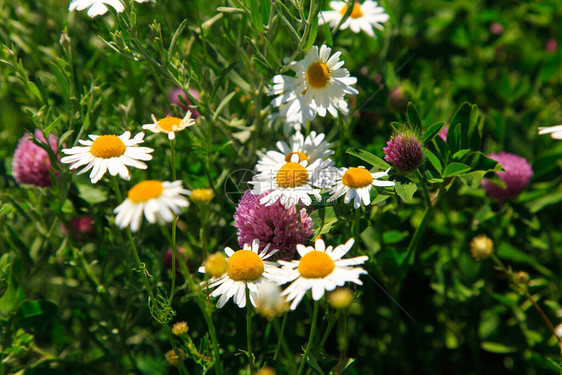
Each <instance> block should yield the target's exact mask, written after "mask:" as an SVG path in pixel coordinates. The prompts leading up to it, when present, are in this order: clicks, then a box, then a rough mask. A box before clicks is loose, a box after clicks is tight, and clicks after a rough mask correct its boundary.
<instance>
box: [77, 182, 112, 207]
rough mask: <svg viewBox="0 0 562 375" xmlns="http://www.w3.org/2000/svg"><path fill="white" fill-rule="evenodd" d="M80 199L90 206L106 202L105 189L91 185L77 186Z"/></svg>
mask: <svg viewBox="0 0 562 375" xmlns="http://www.w3.org/2000/svg"><path fill="white" fill-rule="evenodd" d="M77 187H78V193H79V195H80V198H82V199H84V200H85V201H86V202H88V203H89V204H90V205H95V204H99V203H102V202H105V201H106V200H107V189H102V188H96V187H94V186H93V185H91V184H77Z"/></svg>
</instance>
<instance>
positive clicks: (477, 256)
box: [470, 234, 494, 262]
mask: <svg viewBox="0 0 562 375" xmlns="http://www.w3.org/2000/svg"><path fill="white" fill-rule="evenodd" d="M493 252H494V242H493V241H492V240H491V239H490V237H488V236H486V235H483V234H481V235H479V236H476V237H474V238H473V239H472V241H470V253H471V254H472V257H473V258H474V260H476V261H477V262H478V261H480V260H482V259H488V258H489V257H490V256H491V255H492V253H493Z"/></svg>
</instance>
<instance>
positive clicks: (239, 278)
mask: <svg viewBox="0 0 562 375" xmlns="http://www.w3.org/2000/svg"><path fill="white" fill-rule="evenodd" d="M259 247H260V240H258V239H255V240H253V241H252V245H251V246H250V244H244V247H243V248H242V249H241V250H238V251H234V250H232V249H231V248H230V247H227V248H225V249H224V252H225V253H226V255H227V256H228V259H227V267H226V272H225V273H224V274H223V275H222V276H218V277H216V276H213V277H212V278H211V280H209V281H208V282H204V283H203V284H202V285H206V287H207V288H216V289H215V290H214V291H213V292H212V293H211V297H218V296H220V298H219V300H218V302H217V307H219V308H221V307H223V306H224V305H225V304H226V302H227V301H228V300H229V299H230V298H231V297H232V298H233V300H234V303H235V304H237V305H238V307H240V308H242V307H245V306H246V288H248V290H249V291H250V293H249V294H250V302H251V303H252V305H253V306H254V307H255V306H256V298H257V297H258V296H259V294H260V288H259V284H260V283H261V282H263V281H264V280H272V281H277V280H278V278H279V274H278V273H279V268H278V267H277V264H276V263H274V262H268V261H266V260H265V259H267V258H269V257H270V256H272V255H273V254H275V253H276V252H277V250H272V251H269V245H267V246H266V247H265V248H264V249H263V250H262V251H261V252H259ZM199 272H201V273H205V266H202V267H199Z"/></svg>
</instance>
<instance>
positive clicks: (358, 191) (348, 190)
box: [328, 167, 395, 209]
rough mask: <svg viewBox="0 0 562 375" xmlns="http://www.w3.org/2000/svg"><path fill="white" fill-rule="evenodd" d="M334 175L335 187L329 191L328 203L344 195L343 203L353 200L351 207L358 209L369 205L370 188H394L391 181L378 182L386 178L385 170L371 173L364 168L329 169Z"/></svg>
mask: <svg viewBox="0 0 562 375" xmlns="http://www.w3.org/2000/svg"><path fill="white" fill-rule="evenodd" d="M331 170H332V171H333V172H334V174H335V178H336V181H335V186H333V187H332V189H331V190H330V194H331V196H330V198H328V202H332V201H334V200H336V199H338V198H339V197H341V196H342V195H344V194H345V198H344V202H345V203H346V204H347V203H349V202H351V200H352V199H353V207H354V208H355V209H358V208H359V207H360V206H361V202H363V205H365V206H368V205H369V204H371V196H370V195H369V192H370V191H371V187H372V186H394V185H395V183H394V182H393V181H385V180H379V178H381V177H388V171H389V170H390V168H389V169H387V170H386V171H384V172H375V173H371V172H369V171H368V170H367V169H365V167H358V168H339V169H338V168H331Z"/></svg>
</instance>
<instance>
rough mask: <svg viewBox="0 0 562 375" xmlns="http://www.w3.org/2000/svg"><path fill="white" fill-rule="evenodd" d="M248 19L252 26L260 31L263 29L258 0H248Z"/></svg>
mask: <svg viewBox="0 0 562 375" xmlns="http://www.w3.org/2000/svg"><path fill="white" fill-rule="evenodd" d="M250 19H251V21H252V26H254V28H255V29H256V30H258V31H259V32H261V33H263V32H264V31H265V28H264V27H263V20H262V14H261V11H260V8H259V5H258V0H250Z"/></svg>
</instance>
